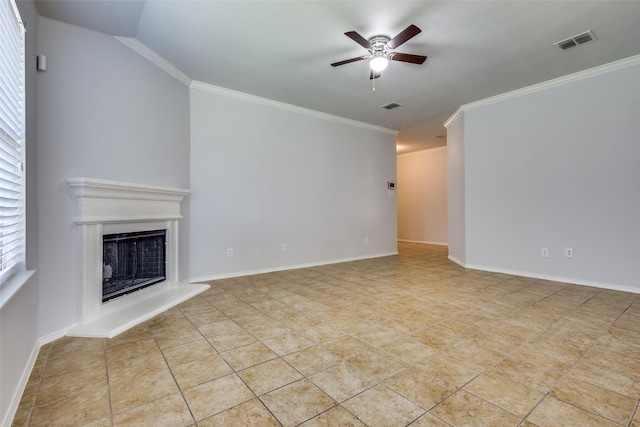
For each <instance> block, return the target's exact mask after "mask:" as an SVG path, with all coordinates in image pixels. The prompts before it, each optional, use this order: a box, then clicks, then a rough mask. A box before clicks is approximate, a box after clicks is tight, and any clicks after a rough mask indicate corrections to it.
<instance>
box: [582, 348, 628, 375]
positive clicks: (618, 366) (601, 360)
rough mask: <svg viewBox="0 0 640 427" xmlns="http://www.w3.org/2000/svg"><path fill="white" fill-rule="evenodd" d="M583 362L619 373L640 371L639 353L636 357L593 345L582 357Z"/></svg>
mask: <svg viewBox="0 0 640 427" xmlns="http://www.w3.org/2000/svg"><path fill="white" fill-rule="evenodd" d="M582 361H584V362H589V363H593V364H594V365H600V366H602V367H604V368H608V369H611V370H614V371H618V372H621V373H624V372H629V373H632V372H638V373H640V355H638V357H637V358H635V357H630V356H625V355H623V354H620V353H614V352H612V351H607V350H604V349H602V348H598V347H593V348H592V349H591V350H590V351H589V352H588V353H587V354H586V355H585V356H584V358H583V359H582Z"/></svg>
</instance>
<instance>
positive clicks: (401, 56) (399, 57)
mask: <svg viewBox="0 0 640 427" xmlns="http://www.w3.org/2000/svg"><path fill="white" fill-rule="evenodd" d="M389 59H390V60H392V61H402V62H410V63H411V64H422V63H423V62H424V61H425V60H426V59H427V57H426V56H424V55H412V54H410V53H398V52H391V53H390V54H389Z"/></svg>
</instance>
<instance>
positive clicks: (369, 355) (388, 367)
mask: <svg viewBox="0 0 640 427" xmlns="http://www.w3.org/2000/svg"><path fill="white" fill-rule="evenodd" d="M347 361H348V362H349V363H350V364H352V365H353V366H355V367H356V368H358V369H360V370H361V371H363V372H364V373H366V374H367V375H369V376H372V377H374V378H376V379H377V380H378V381H383V380H385V379H387V378H389V377H391V376H393V375H395V374H397V373H398V372H400V371H402V370H404V369H406V368H408V367H409V366H410V364H409V363H407V362H405V361H403V360H402V359H399V358H397V357H395V356H392V355H390V354H387V353H385V352H383V351H380V350H375V349H374V350H371V351H368V352H366V353H361V354H358V355H357V356H354V357H351V358H349V359H348V360H347Z"/></svg>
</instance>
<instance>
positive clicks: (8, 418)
mask: <svg viewBox="0 0 640 427" xmlns="http://www.w3.org/2000/svg"><path fill="white" fill-rule="evenodd" d="M40 347H41V344H40V342H39V341H36V342H35V344H34V346H33V349H32V350H31V354H30V355H29V358H28V359H27V363H26V365H25V367H24V369H23V371H22V375H21V376H20V381H19V382H18V387H16V389H15V391H14V393H13V397H12V398H11V404H10V405H9V408H8V410H7V413H6V414H4V418H3V419H2V423H1V424H0V425H1V426H2V427H10V426H11V424H12V423H13V418H14V417H15V416H16V413H17V412H18V406H20V400H22V394H23V393H24V389H25V388H26V387H27V383H28V382H29V377H30V376H31V372H32V371H33V367H34V366H35V364H36V360H38V353H39V352H40Z"/></svg>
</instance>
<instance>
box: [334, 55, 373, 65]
mask: <svg viewBox="0 0 640 427" xmlns="http://www.w3.org/2000/svg"><path fill="white" fill-rule="evenodd" d="M367 58H368V57H367V56H358V57H356V58H351V59H345V60H344V61H338V62H334V63H333V64H331V66H332V67H337V66H338V65H344V64H349V63H351V62H356V61H362V60H363V59H367Z"/></svg>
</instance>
